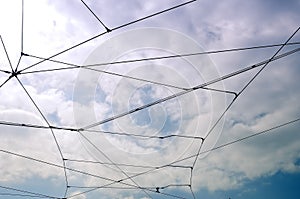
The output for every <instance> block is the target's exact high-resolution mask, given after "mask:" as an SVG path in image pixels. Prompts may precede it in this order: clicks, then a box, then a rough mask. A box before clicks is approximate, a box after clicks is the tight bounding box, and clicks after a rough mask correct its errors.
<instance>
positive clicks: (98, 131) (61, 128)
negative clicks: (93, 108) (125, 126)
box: [0, 120, 203, 139]
mask: <svg viewBox="0 0 300 199" xmlns="http://www.w3.org/2000/svg"><path fill="white" fill-rule="evenodd" d="M0 125H5V126H15V127H24V128H25V127H28V128H36V129H55V130H64V131H73V132H78V131H84V132H92V133H101V134H110V135H120V136H129V137H137V138H140V139H145V138H149V139H166V138H172V137H178V138H187V139H203V138H202V137H199V136H189V135H177V134H170V135H165V136H154V135H149V136H148V135H139V134H132V133H120V132H112V131H100V130H80V129H75V128H68V127H57V126H52V125H50V126H42V125H35V124H28V123H16V122H10V121H1V120H0Z"/></svg>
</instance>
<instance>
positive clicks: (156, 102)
mask: <svg viewBox="0 0 300 199" xmlns="http://www.w3.org/2000/svg"><path fill="white" fill-rule="evenodd" d="M299 50H300V48H297V49H294V50H292V51H289V52H287V53H283V54H281V55H279V56H275V57H273V58H272V59H267V60H265V61H262V62H260V63H257V64H255V65H252V66H248V67H246V68H243V69H241V70H238V71H235V72H233V73H229V74H227V75H224V76H221V77H219V78H216V79H214V80H211V81H208V82H205V83H203V84H200V85H198V86H195V87H193V88H190V89H189V90H185V91H181V92H178V93H175V94H173V95H169V96H167V97H165V98H161V99H159V100H156V101H154V102H151V103H149V104H146V105H143V106H140V107H137V108H135V109H131V110H129V111H127V112H123V113H120V114H118V115H116V116H113V117H110V118H107V119H104V120H101V121H99V122H96V123H94V124H90V125H87V126H84V127H82V128H81V129H80V130H87V129H90V128H93V127H96V126H99V125H101V124H105V123H107V122H110V121H113V120H116V119H118V118H121V117H124V116H127V115H130V114H132V113H135V112H137V111H140V110H143V109H146V108H149V107H151V106H154V105H156V104H160V103H162V102H165V101H168V100H171V99H174V98H176V97H179V96H181V95H185V94H187V93H190V92H193V91H195V90H199V89H200V88H203V87H206V86H209V85H211V84H214V83H217V82H219V81H222V80H225V79H228V78H231V77H233V76H236V75H238V74H241V73H244V72H246V71H249V70H252V69H254V68H257V67H259V66H262V65H264V64H266V63H268V62H271V61H275V60H277V59H280V58H281V57H284V56H287V55H289V54H293V53H295V52H298V51H299Z"/></svg>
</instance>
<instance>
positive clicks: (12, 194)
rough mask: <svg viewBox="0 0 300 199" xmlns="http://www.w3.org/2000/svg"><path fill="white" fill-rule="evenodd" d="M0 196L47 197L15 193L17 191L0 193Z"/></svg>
mask: <svg viewBox="0 0 300 199" xmlns="http://www.w3.org/2000/svg"><path fill="white" fill-rule="evenodd" d="M0 196H17V197H29V198H49V197H46V196H35V195H28V194H17V193H0Z"/></svg>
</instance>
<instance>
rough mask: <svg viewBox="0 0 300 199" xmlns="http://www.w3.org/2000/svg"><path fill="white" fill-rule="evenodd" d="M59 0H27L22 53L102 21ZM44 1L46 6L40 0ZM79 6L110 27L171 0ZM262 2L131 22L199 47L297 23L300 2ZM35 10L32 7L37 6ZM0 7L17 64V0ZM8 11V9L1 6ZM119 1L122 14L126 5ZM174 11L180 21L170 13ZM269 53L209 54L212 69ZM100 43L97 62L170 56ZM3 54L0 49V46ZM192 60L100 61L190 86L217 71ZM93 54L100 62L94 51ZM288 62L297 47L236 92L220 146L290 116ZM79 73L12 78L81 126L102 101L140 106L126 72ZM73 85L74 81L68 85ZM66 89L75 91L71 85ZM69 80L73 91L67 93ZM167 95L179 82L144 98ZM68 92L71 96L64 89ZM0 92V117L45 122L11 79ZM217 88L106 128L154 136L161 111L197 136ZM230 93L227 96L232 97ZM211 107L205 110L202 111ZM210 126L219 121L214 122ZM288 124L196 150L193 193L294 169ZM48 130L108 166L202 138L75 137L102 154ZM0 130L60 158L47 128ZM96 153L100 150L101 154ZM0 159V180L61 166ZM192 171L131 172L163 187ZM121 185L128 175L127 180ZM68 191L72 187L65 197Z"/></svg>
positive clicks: (165, 153) (287, 30) (250, 38)
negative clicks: (176, 34)
mask: <svg viewBox="0 0 300 199" xmlns="http://www.w3.org/2000/svg"><path fill="white" fill-rule="evenodd" d="M66 2H67V1H51V2H46V1H39V2H38V3H37V2H33V1H25V3H26V7H25V9H26V10H25V29H24V30H25V32H24V36H25V40H24V41H25V43H24V44H25V53H26V52H27V51H28V53H31V54H34V55H40V56H45V57H47V56H49V55H52V54H55V53H56V52H58V51H60V50H63V49H64V48H66V47H69V46H72V45H74V44H76V43H78V42H80V41H83V40H84V39H85V38H88V37H90V36H92V35H95V34H98V33H99V32H101V31H103V30H104V29H103V28H101V25H100V24H99V23H98V22H97V21H96V19H94V18H93V16H91V15H90V14H89V13H88V11H87V10H86V9H85V8H84V7H83V6H82V5H81V3H80V2H79V1H78V2H75V1H74V2H72V3H70V2H68V3H66ZM47 3H50V4H51V5H50V6H49V5H47ZM87 3H88V4H89V5H90V6H91V7H92V8H93V9H95V12H96V13H97V14H98V15H99V16H100V18H101V19H103V21H104V22H105V23H106V24H108V26H109V27H114V26H117V25H120V24H122V23H125V22H128V21H130V20H132V19H136V18H139V17H141V16H144V15H147V14H150V13H153V12H155V11H157V10H161V8H164V7H168V6H170V5H171V4H172V5H173V2H172V3H170V2H169V1H164V2H163V3H162V4H163V5H162V4H157V3H154V2H152V1H149V2H147V3H145V4H141V3H140V2H132V3H124V2H121V3H120V2H118V3H116V2H115V1H112V2H105V1H101V2H97V4H96V3H95V2H89V1H87ZM268 4H269V2H260V1H251V2H244V3H242V4H241V3H238V2H237V1H234V0H231V1H226V2H219V1H218V2H217V3H216V1H199V2H197V3H194V4H191V5H189V6H187V7H186V8H184V9H178V10H176V11H174V13H173V14H171V13H170V14H164V15H161V16H157V17H155V18H153V19H151V20H150V19H149V20H147V22H145V23H140V24H141V25H136V26H135V27H140V26H143V24H144V25H145V24H146V25H147V26H148V25H149V26H160V27H168V28H173V29H176V30H177V31H182V32H184V33H185V34H187V35H188V36H191V37H192V38H194V39H195V40H196V41H197V42H198V43H200V44H201V45H205V48H207V49H221V48H231V47H240V46H251V45H259V44H266V43H281V42H284V40H285V39H286V38H287V37H288V36H289V35H290V34H291V33H292V32H293V31H294V29H295V27H296V26H297V25H298V21H299V20H298V18H299V17H298V14H297V9H296V8H297V6H298V7H299V4H297V3H294V2H292V3H291V4H290V7H288V8H287V7H285V6H280V4H281V3H280V2H279V1H276V2H275V3H274V5H272V6H273V7H272V8H274V9H270V10H272V12H271V11H270V10H269V9H268V7H269V5H268ZM36 7H38V8H39V9H35V8H36ZM0 8H1V12H0V13H2V15H1V17H0V23H1V27H2V26H3V27H5V31H4V33H2V32H1V35H2V36H3V39H4V41H5V43H7V48H8V51H9V54H10V57H11V59H12V61H13V64H14V66H15V64H16V62H17V60H18V56H19V48H20V42H19V38H20V34H19V26H20V18H19V16H20V5H19V4H18V6H17V7H15V5H10V4H9V3H5V4H4V6H0ZM105 8H106V9H105ZM233 8H234V9H233ZM8 10H13V11H14V12H8ZM124 10H126V12H125V11H124ZM128 10H130V11H131V12H128ZM180 10H181V11H180ZM224 13H226V14H224ZM179 14H180V15H179ZM16 16H18V17H16ZM7 18H9V19H10V20H9V23H8V20H5V19H7ZM174 18H176V19H177V20H174ZM12 24H13V26H12ZM129 29H130V28H129ZM283 30H284V31H283ZM1 31H2V30H1ZM17 33H18V34H17ZM114 34H115V33H112V34H111V35H114ZM109 37H110V36H104V37H103V38H101V39H99V40H96V41H94V42H90V43H89V44H88V45H85V46H83V48H78V49H77V50H74V51H72V52H71V53H66V54H65V55H63V56H59V57H58V58H59V59H60V60H63V61H68V62H72V63H79V64H81V63H82V62H83V61H84V60H85V58H86V57H87V55H88V53H89V52H91V51H92V49H94V48H95V46H94V45H99V44H97V42H99V41H105V39H107V38H109ZM16 38H18V39H16ZM136 39H137V40H138V39H140V38H136ZM165 42H166V43H168V42H170V43H168V44H172V42H171V41H167V40H166V41H165ZM131 43H134V41H131V40H130V41H129V40H128V41H126V44H128V45H130V44H131ZM173 45H174V42H173ZM89 47H91V48H89ZM117 48H118V47H117ZM187 49H188V48H187ZM116 50H118V49H116ZM131 50H133V49H131ZM191 50H194V49H191ZM273 51H274V49H272V50H268V51H256V52H253V53H252V52H243V53H235V54H233V53H232V54H223V55H219V54H218V55H214V56H211V58H212V59H213V62H214V63H215V65H216V66H217V70H218V72H220V73H221V74H224V73H227V72H230V71H233V70H236V69H237V68H240V67H241V66H244V65H248V64H249V65H250V64H253V63H255V62H257V61H261V60H263V59H267V58H269V57H270V56H271V55H272V53H273ZM106 52H108V50H107V49H104V51H103V52H102V54H101V56H103V57H100V58H98V60H100V61H103V60H104V61H111V60H110V59H111V57H110V56H112V58H113V59H118V58H119V59H120V60H122V58H135V56H141V57H145V56H151V55H166V54H167V53H166V52H161V51H159V50H157V51H156V50H155V49H150V50H149V52H148V54H143V53H142V52H130V53H128V54H125V55H123V54H122V55H118V56H117V57H114V55H106V54H105V53H106ZM171 53H173V52H171ZM1 55H4V54H3V52H2V54H1ZM0 57H3V56H0ZM192 60H197V63H200V64H201V67H200V68H201V70H200V72H201V74H200V75H199V74H198V73H197V71H195V70H192V68H190V67H187V66H188V63H186V62H185V61H184V60H181V61H180V62H178V61H174V60H173V61H156V62H151V64H149V65H145V63H144V65H143V64H130V65H126V64H124V65H121V66H111V67H109V69H110V70H111V71H114V72H119V73H122V74H127V75H132V76H137V77H140V78H146V79H150V80H151V79H152V80H160V81H161V82H165V83H169V84H174V85H178V86H187V85H189V86H190V85H197V84H200V83H202V82H203V81H207V80H209V79H212V78H214V76H210V74H209V72H210V67H204V66H206V64H207V63H208V62H206V61H205V60H203V59H199V57H194V58H192ZM35 61H36V60H35V59H31V58H28V57H23V59H22V63H21V66H20V68H24V67H26V66H28V65H30V64H33V63H35ZM93 61H97V58H95V60H93ZM5 62H6V60H5V59H2V58H1V62H0V69H5V70H9V68H7V64H5ZM4 65H5V68H4ZM297 65H299V63H298V60H297V55H296V56H293V57H291V58H290V59H289V58H286V59H284V60H283V61H279V62H276V63H274V64H273V63H272V64H270V66H268V68H267V69H266V70H265V71H263V73H262V74H261V75H260V76H259V77H258V78H257V79H256V80H255V81H254V83H253V84H252V85H251V86H250V87H249V88H248V89H247V90H246V91H245V93H243V94H242V95H241V96H240V97H239V99H238V100H237V102H236V103H235V105H234V106H233V107H232V108H231V109H230V111H229V112H228V114H227V115H226V120H225V128H224V131H223V134H222V137H221V140H220V141H219V142H218V143H219V144H222V143H224V142H226V141H230V140H233V139H236V138H240V137H243V136H246V135H249V134H251V133H255V132H258V131H261V130H264V129H266V128H269V127H271V126H275V125H278V124H280V123H281V122H284V121H287V120H289V119H293V118H295V117H298V110H299V105H298V104H299V103H298V99H299V92H297V91H298V87H297V86H298V85H297V82H298V79H299V78H298V76H299V70H298V69H297V68H295V66H297ZM62 66H63V65H60V64H54V63H51V62H45V63H44V64H41V65H37V66H35V67H34V68H32V70H33V69H37V70H38V69H48V68H56V67H62ZM199 66H200V65H199ZM102 68H104V67H102ZM149 68H150V70H149ZM77 73H78V70H74V71H66V72H62V71H59V72H51V73H41V74H35V75H29V74H28V75H23V76H20V77H21V81H22V82H24V84H25V86H26V88H27V89H28V91H29V93H30V94H31V96H32V97H33V98H34V100H35V101H36V103H37V105H38V106H39V107H40V109H41V111H42V112H43V113H44V115H45V116H46V118H48V119H49V120H51V122H53V123H55V124H57V125H62V126H73V127H74V126H77V127H82V126H85V125H88V124H90V123H94V122H95V121H100V120H103V119H105V118H107V117H108V116H111V114H112V110H111V102H113V105H114V107H113V108H114V111H115V113H122V112H124V111H127V110H128V102H129V101H130V99H131V100H133V104H134V105H142V104H143V103H144V102H143V95H142V93H137V89H138V88H139V87H141V86H143V85H145V84H144V83H137V82H131V81H124V79H121V78H112V77H111V76H109V75H103V76H98V73H95V72H92V71H85V72H83V73H85V75H82V73H81V72H79V73H78V74H79V76H80V75H82V77H83V78H82V79H76V78H77V75H78V74H77ZM89 74H92V76H89ZM251 74H253V73H248V74H247V75H243V76H240V77H238V78H233V79H232V80H228V81H226V82H225V86H226V89H229V90H231V89H232V90H239V89H241V87H242V85H244V84H245V81H246V80H247V79H248V78H249V77H251ZM200 76H201V77H200ZM0 80H1V81H0V83H1V82H3V81H4V80H5V79H4V75H3V74H2V75H1V76H0ZM120 82H121V83H122V84H121V83H120ZM76 85H77V86H78V85H80V86H81V87H80V86H79V87H76ZM74 86H75V91H76V92H77V93H76V92H74V93H73V89H74ZM214 86H215V87H217V88H221V87H222V85H212V87H214ZM76 88H77V89H78V88H79V89H78V90H76ZM97 89H98V90H97ZM97 92H99V93H100V94H99V93H97ZM116 92H117V93H116ZM171 92H177V90H176V89H170V90H168V92H166V90H164V89H156V90H155V89H154V90H152V92H151V97H152V98H153V99H154V98H159V97H162V96H166V95H167V94H169V93H171ZM73 94H74V96H72V95H73ZM97 94H99V96H98V95H97ZM0 95H1V99H0V109H1V114H0V116H1V118H0V119H1V120H8V121H14V122H21V123H34V124H43V125H45V121H43V120H42V118H41V116H40V115H39V113H38V112H37V109H36V108H35V107H34V106H33V104H32V103H31V102H30V100H29V98H28V96H26V94H25V93H24V91H23V90H22V88H21V87H20V85H18V83H17V82H16V81H15V80H13V81H10V82H9V83H7V84H6V85H4V86H3V87H2V88H1V89H0ZM219 96H220V94H215V93H212V92H208V91H201V92H200V91H199V92H195V95H193V94H189V95H186V96H184V97H182V98H180V101H179V102H178V103H179V105H178V103H177V101H173V102H170V103H165V104H164V105H165V106H162V105H161V106H158V108H152V109H150V111H149V112H148V113H149V115H150V116H152V117H155V119H156V120H155V119H153V120H152V123H151V125H153V126H150V127H149V126H147V125H146V126H147V128H145V126H136V125H134V122H132V118H130V117H127V118H125V119H121V120H119V121H118V122H114V123H113V124H107V125H106V126H104V127H103V129H108V130H112V131H121V132H126V133H128V132H136V133H139V134H141V135H152V134H154V133H155V132H157V129H161V128H159V127H161V126H164V125H166V123H165V122H166V117H165V116H166V115H169V116H170V117H171V121H173V122H174V121H180V125H179V127H178V129H177V130H178V131H176V132H175V133H180V134H182V135H194V134H195V135H197V136H203V135H204V134H205V133H206V132H207V129H208V127H209V125H211V124H213V123H212V121H215V120H216V118H217V116H218V115H220V113H221V111H222V109H221V108H222V105H223V103H224V100H223V99H222V100H221V99H220V98H219ZM97 97H99V98H97ZM130 97H131V98H130ZM197 99H198V101H197ZM228 99H229V100H230V98H228ZM72 100H73V101H72ZM74 108H75V109H74ZM16 109H18V110H16ZM212 111H213V112H214V116H212V114H211V112H212ZM218 128H220V129H221V127H218ZM128 129H130V131H128ZM220 129H218V130H220ZM297 131H298V130H297V126H289V127H287V128H285V129H282V130H278V132H277V133H274V134H270V135H269V134H268V135H265V136H261V137H259V138H256V139H253V141H251V140H249V141H247V142H246V141H245V142H241V143H239V144H236V145H232V146H230V147H228V148H224V149H223V150H218V151H215V152H211V153H210V154H209V155H206V156H200V158H199V160H198V163H197V165H196V168H195V172H194V177H193V180H194V184H193V187H194V188H195V189H196V190H198V189H200V188H207V189H208V190H212V191H213V190H228V189H233V188H238V187H240V186H242V185H243V183H244V182H245V181H247V180H249V179H250V180H251V179H257V178H259V177H262V176H269V175H272V174H274V173H276V172H278V171H283V172H289V173H294V172H299V165H297V164H296V163H295V162H296V160H297V159H299V158H300V157H299V155H298V154H299V150H300V149H299V146H300V145H299V141H297V140H299V136H298V135H297ZM55 133H56V135H57V138H58V141H59V143H60V144H61V146H62V150H63V153H64V155H66V157H67V158H70V159H71V158H74V159H83V158H87V159H91V160H98V161H103V162H110V160H112V161H113V162H115V163H124V164H141V165H150V166H159V165H163V164H165V163H168V162H172V161H174V160H177V159H178V158H183V157H186V156H189V155H193V154H194V153H195V151H196V150H197V149H198V146H199V142H198V141H197V142H196V141H194V142H192V141H191V140H176V139H175V140H172V141H168V140H151V141H150V140H149V139H146V140H141V141H135V140H134V139H127V138H126V137H120V136H104V135H102V134H93V133H85V134H84V135H85V136H87V137H88V138H90V140H91V141H92V142H93V143H94V144H95V146H97V147H98V148H99V149H100V150H101V152H100V151H97V150H96V149H95V148H94V147H93V146H91V145H90V144H89V143H88V142H87V141H85V140H84V138H82V137H80V136H79V135H78V134H76V133H70V132H65V131H55ZM0 135H1V145H0V146H1V148H2V149H3V148H5V149H7V150H13V151H16V152H20V153H22V154H26V155H29V156H34V157H38V158H41V159H45V158H46V159H47V160H49V161H50V160H51V161H54V162H58V164H61V160H60V157H59V155H58V153H57V147H56V146H55V143H54V140H53V137H52V136H51V132H50V131H49V130H36V129H35V130H34V129H23V128H22V131H21V130H20V128H16V127H7V126H3V125H1V126H0ZM209 138H211V139H210V140H207V141H206V143H207V144H206V145H205V146H204V148H203V149H202V150H206V149H209V148H211V147H213V146H214V143H215V142H216V141H217V139H218V134H212V136H210V137H209ZM103 154H105V155H103ZM105 156H109V158H110V160H108V159H107V158H106V157H105ZM0 163H1V167H2V166H3V168H6V169H3V170H1V171H0V174H1V176H4V177H3V178H1V181H2V182H9V183H11V182H19V183H20V182H24V183H26V179H28V178H30V177H32V176H39V177H42V178H50V177H57V178H59V177H60V178H61V179H63V173H62V170H60V169H58V170H56V169H53V168H51V169H49V168H48V167H47V166H46V165H44V166H41V165H39V164H38V163H37V164H33V163H31V162H29V161H26V160H24V161H23V160H20V159H19V158H15V157H12V156H8V155H3V154H1V160H0ZM191 163H192V160H187V161H183V162H182V164H183V165H190V164H191ZM68 166H70V167H72V168H76V169H80V170H83V171H87V172H91V173H94V174H97V175H100V176H103V177H108V178H112V179H113V180H118V179H121V178H124V177H125V175H124V174H122V172H121V171H119V169H118V168H116V167H115V166H103V165H95V164H83V163H73V162H72V163H71V162H68ZM121 168H122V169H123V170H124V171H126V172H127V173H128V174H129V175H134V174H136V173H138V172H142V171H145V170H146V169H145V168H134V167H129V166H126V167H125V166H122V167H121ZM189 173H190V170H189V169H178V168H165V169H161V170H158V171H156V172H154V173H149V174H146V175H142V176H139V177H136V178H134V179H135V180H136V182H137V183H139V184H140V185H141V186H157V185H158V184H157V183H159V185H161V186H164V185H167V184H172V183H174V182H176V183H187V182H188V181H189ZM68 175H69V178H70V181H71V182H72V183H74V184H81V185H82V186H85V185H88V186H97V185H99V184H100V185H102V184H105V183H107V181H105V180H99V179H96V178H93V177H87V176H84V177H83V176H81V175H78V174H76V175H75V174H74V173H72V172H69V173H68ZM125 182H127V183H132V182H131V181H130V180H126V181H125ZM76 193H79V192H74V193H72V194H76ZM101 193H103V195H105V196H107V197H108V198H109V196H115V197H114V198H125V197H127V198H128V199H131V198H132V199H133V198H140V197H138V196H136V195H132V194H130V195H128V192H127V191H115V192H113V193H112V191H110V190H107V191H103V192H102V190H101ZM72 194H71V195H72ZM137 195H138V194H137ZM87 196H88V195H87ZM87 196H84V195H81V196H80V197H78V199H79V198H82V199H83V198H88V197H87ZM105 196H104V197H105Z"/></svg>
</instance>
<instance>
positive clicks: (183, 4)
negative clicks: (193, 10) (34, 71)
mask: <svg viewBox="0 0 300 199" xmlns="http://www.w3.org/2000/svg"><path fill="white" fill-rule="evenodd" d="M195 1H197V0H190V1H187V2H184V3H181V4H178V5H176V6H173V7H170V8H167V9H165V10H162V11H159V12H156V13H154V14H151V15H148V16H145V17H142V18H139V19H136V20H134V21H131V22H128V23H125V24H122V25H120V26H117V27H115V28H113V29H111V31H115V30H118V29H121V28H124V27H126V26H130V25H132V24H135V23H138V22H140V21H144V20H146V19H149V18H152V17H154V16H157V15H161V14H163V13H166V12H169V11H171V10H174V9H177V8H180V7H183V6H186V5H188V4H191V3H193V2H195ZM111 31H110V32H111ZM107 33H108V32H102V33H100V34H98V35H95V36H93V37H91V38H89V39H87V40H85V41H82V42H80V43H78V44H75V45H73V46H71V47H69V48H67V49H65V50H63V51H61V52H59V53H56V54H54V55H52V56H50V57H48V58H47V59H45V60H42V61H39V62H37V63H35V64H33V65H30V66H28V67H26V68H24V69H22V70H21V72H22V71H25V70H27V69H29V68H32V67H34V66H36V65H38V64H40V63H43V62H44V61H47V60H49V59H52V58H53V57H56V56H58V55H61V54H63V53H65V52H67V51H70V50H72V49H74V48H77V47H79V46H81V45H83V44H85V43H87V42H90V41H92V40H94V39H96V38H98V37H100V36H103V35H105V34H107Z"/></svg>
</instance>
